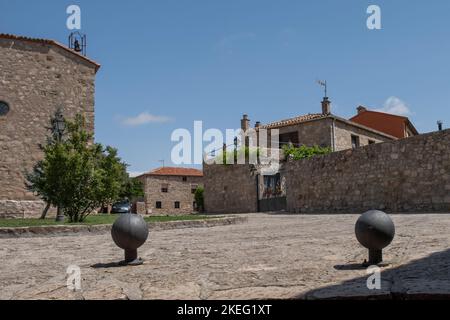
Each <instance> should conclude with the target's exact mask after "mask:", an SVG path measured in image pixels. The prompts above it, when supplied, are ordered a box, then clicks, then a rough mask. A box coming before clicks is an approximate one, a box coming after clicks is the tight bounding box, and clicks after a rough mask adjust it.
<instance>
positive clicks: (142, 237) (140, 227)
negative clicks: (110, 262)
mask: <svg viewBox="0 0 450 320" xmlns="http://www.w3.org/2000/svg"><path fill="white" fill-rule="evenodd" d="M111 236H112V238H113V240H114V242H115V243H116V245H117V246H118V247H119V248H122V249H124V250H125V261H122V262H121V264H125V265H140V264H142V263H143V260H142V259H141V258H138V256H137V249H138V248H139V247H140V246H142V245H143V244H144V243H145V241H147V238H148V224H147V222H145V220H144V219H143V218H142V217H141V216H140V215H137V214H124V215H121V216H120V217H119V218H118V219H117V220H116V222H114V224H113V226H112V229H111Z"/></svg>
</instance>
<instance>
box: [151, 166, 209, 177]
mask: <svg viewBox="0 0 450 320" xmlns="http://www.w3.org/2000/svg"><path fill="white" fill-rule="evenodd" d="M143 175H149V176H189V177H203V172H202V171H201V170H197V169H193V168H180V167H163V168H158V169H155V170H152V171H150V172H148V173H144V174H143Z"/></svg>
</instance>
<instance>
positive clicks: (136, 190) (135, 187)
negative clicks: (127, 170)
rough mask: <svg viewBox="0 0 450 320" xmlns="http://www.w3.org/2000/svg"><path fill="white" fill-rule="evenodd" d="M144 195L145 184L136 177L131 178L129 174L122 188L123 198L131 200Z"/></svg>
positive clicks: (121, 194)
mask: <svg viewBox="0 0 450 320" xmlns="http://www.w3.org/2000/svg"><path fill="white" fill-rule="evenodd" d="M143 196H144V185H143V184H142V182H141V181H140V180H138V179H136V178H130V177H128V174H127V176H126V177H125V178H124V181H123V185H122V190H121V192H120V198H121V199H125V198H126V199H129V200H130V201H133V200H136V199H137V198H141V197H143Z"/></svg>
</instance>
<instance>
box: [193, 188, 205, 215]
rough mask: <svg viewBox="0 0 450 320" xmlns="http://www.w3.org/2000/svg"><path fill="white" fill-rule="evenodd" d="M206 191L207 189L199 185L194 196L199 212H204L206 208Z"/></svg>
mask: <svg viewBox="0 0 450 320" xmlns="http://www.w3.org/2000/svg"><path fill="white" fill-rule="evenodd" d="M204 192H205V189H204V188H203V187H198V188H197V190H195V195H194V198H195V203H196V204H197V208H198V211H199V212H203V211H204V210H205V198H204Z"/></svg>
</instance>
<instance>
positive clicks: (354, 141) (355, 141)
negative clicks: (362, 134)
mask: <svg viewBox="0 0 450 320" xmlns="http://www.w3.org/2000/svg"><path fill="white" fill-rule="evenodd" d="M352 148H353V149H356V148H359V137H358V136H354V135H352Z"/></svg>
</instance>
